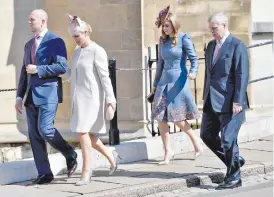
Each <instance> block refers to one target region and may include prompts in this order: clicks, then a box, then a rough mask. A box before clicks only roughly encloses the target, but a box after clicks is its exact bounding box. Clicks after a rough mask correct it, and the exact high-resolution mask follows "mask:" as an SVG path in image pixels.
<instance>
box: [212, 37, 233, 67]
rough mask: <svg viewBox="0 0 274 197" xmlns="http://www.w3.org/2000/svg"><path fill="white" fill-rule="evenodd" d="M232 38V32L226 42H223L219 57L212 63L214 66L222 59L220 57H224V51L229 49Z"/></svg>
mask: <svg viewBox="0 0 274 197" xmlns="http://www.w3.org/2000/svg"><path fill="white" fill-rule="evenodd" d="M231 40H232V36H231V34H229V36H228V37H227V38H226V40H225V42H224V43H223V45H222V47H221V48H220V50H219V53H218V55H217V57H216V58H215V60H214V62H213V63H212V68H213V67H214V66H215V64H216V62H217V61H218V60H219V59H220V57H222V55H223V54H224V52H225V51H226V50H227V49H228V47H229V46H230V43H231ZM214 49H215V47H214Z"/></svg>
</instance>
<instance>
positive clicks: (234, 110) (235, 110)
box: [232, 103, 243, 114]
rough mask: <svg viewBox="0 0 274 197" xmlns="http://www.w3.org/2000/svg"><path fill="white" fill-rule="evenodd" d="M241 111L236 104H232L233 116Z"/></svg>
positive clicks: (240, 107) (241, 108) (239, 106)
mask: <svg viewBox="0 0 274 197" xmlns="http://www.w3.org/2000/svg"><path fill="white" fill-rule="evenodd" d="M242 110H243V107H242V106H241V105H240V104H238V103H233V107H232V112H233V114H238V113H240V112H241V111H242Z"/></svg>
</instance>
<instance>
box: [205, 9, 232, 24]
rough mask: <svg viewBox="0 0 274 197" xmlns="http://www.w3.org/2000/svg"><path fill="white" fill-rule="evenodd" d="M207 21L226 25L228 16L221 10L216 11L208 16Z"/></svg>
mask: <svg viewBox="0 0 274 197" xmlns="http://www.w3.org/2000/svg"><path fill="white" fill-rule="evenodd" d="M207 22H208V23H211V22H216V23H217V24H224V25H226V26H228V17H227V16H226V15H225V14H224V13H222V12H217V13H214V14H213V15H211V16H210V17H209V18H208V20H207Z"/></svg>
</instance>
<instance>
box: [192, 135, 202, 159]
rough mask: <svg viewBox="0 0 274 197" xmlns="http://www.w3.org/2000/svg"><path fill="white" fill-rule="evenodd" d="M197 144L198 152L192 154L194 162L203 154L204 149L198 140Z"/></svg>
mask: <svg viewBox="0 0 274 197" xmlns="http://www.w3.org/2000/svg"><path fill="white" fill-rule="evenodd" d="M197 142H198V144H199V151H198V152H196V151H195V152H194V160H196V159H197V158H198V157H199V156H200V155H201V154H202V153H203V152H204V147H203V144H202V142H201V141H200V140H199V139H197Z"/></svg>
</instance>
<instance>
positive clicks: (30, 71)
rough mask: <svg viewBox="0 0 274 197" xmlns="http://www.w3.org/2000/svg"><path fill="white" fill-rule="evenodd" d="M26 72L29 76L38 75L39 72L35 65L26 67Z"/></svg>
mask: <svg viewBox="0 0 274 197" xmlns="http://www.w3.org/2000/svg"><path fill="white" fill-rule="evenodd" d="M26 71H27V73H28V74H36V73H37V72H38V70H37V66H36V65H33V64H29V65H28V66H27V67H26Z"/></svg>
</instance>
